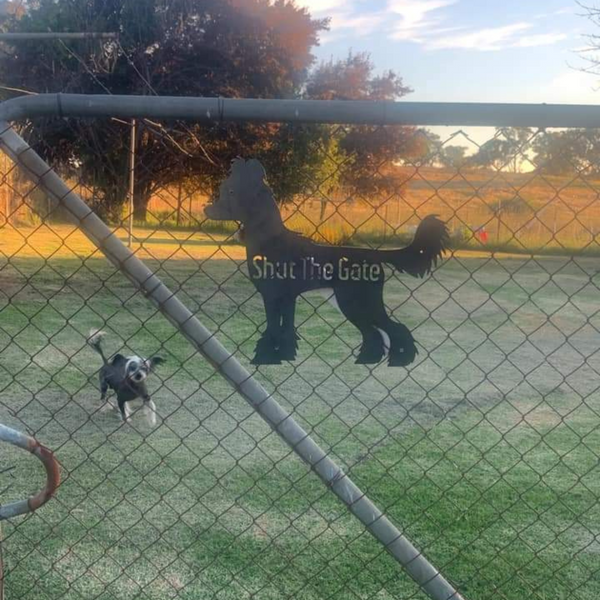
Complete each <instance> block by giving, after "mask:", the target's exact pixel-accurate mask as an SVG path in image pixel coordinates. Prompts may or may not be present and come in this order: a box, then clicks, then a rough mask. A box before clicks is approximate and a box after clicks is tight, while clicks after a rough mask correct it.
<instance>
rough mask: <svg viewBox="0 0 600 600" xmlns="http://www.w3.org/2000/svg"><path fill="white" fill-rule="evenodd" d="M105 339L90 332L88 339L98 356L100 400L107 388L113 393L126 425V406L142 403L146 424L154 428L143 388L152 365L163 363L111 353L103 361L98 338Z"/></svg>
mask: <svg viewBox="0 0 600 600" xmlns="http://www.w3.org/2000/svg"><path fill="white" fill-rule="evenodd" d="M105 336H106V333H105V332H104V331H98V330H92V331H91V332H90V334H89V337H88V344H89V345H90V346H91V347H92V348H93V349H94V350H95V351H96V352H97V353H98V354H99V355H100V356H101V357H102V362H103V365H102V368H101V369H100V374H99V377H100V392H101V394H102V395H101V398H100V399H101V400H106V394H107V392H108V388H110V389H112V390H114V391H115V393H116V395H117V404H118V407H119V411H120V412H121V417H122V418H123V421H124V422H126V423H127V422H129V414H130V413H129V408H128V406H127V403H128V402H130V401H131V400H135V399H136V398H141V399H142V400H143V402H144V412H145V414H146V418H147V420H148V423H149V424H150V425H152V426H155V425H156V406H155V404H154V402H152V399H151V398H150V394H149V393H148V388H147V387H146V378H147V377H148V375H149V374H150V373H151V372H152V371H153V370H154V368H155V367H156V366H158V365H159V364H161V363H162V362H164V361H165V359H164V358H161V357H160V356H153V357H152V358H149V359H146V358H143V357H141V356H123V355H122V354H115V355H114V356H113V357H112V359H111V360H107V358H106V356H105V355H104V351H103V350H102V339H103V338H104V337H105Z"/></svg>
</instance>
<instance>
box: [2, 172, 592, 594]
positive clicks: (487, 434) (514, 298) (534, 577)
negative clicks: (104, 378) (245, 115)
mask: <svg viewBox="0 0 600 600" xmlns="http://www.w3.org/2000/svg"><path fill="white" fill-rule="evenodd" d="M412 185H414V186H415V188H414V190H413V191H412V192H411V193H410V196H411V198H412V201H415V202H416V200H415V198H416V197H418V194H422V196H421V197H422V198H423V200H424V202H425V197H426V195H427V194H428V191H427V190H426V189H425V188H424V184H423V187H422V188H421V187H418V186H416V183H414V184H412ZM411 189H412V188H411ZM417 192H418V194H417ZM497 193H500V192H497ZM536 193H537V194H538V195H537V196H536V197H537V198H538V200H537V201H538V202H541V201H542V200H541V191H540V190H538V191H537V192H536ZM581 193H582V194H583V193H584V190H582V191H581ZM586 193H587V192H586ZM416 194H417V195H416ZM444 194H445V192H444V193H442V192H440V193H439V196H440V197H445V196H444ZM448 195H449V196H450V194H448ZM451 196H452V198H454V200H452V201H453V202H458V198H459V194H458V193H457V192H456V191H454V192H453V194H452V195H451ZM440 197H437V196H436V198H435V199H430V200H427V201H426V202H425V204H424V205H423V206H421V207H420V208H419V209H418V212H419V214H426V213H427V212H438V213H440V214H442V215H443V214H444V213H443V211H442V208H443V206H444V205H443V204H442V203H441V200H440ZM581 201H582V202H583V200H581ZM430 203H431V205H430ZM434 205H435V207H436V208H433V206H434ZM415 206H416V204H415ZM430 208H431V210H430ZM310 210H314V211H317V210H318V207H317V206H315V207H313V208H312V209H310ZM328 210H331V207H329V208H328ZM365 210H366V209H365V207H364V206H362V205H356V206H355V207H353V208H352V214H353V215H354V216H355V217H356V218H357V219H358V218H359V217H358V215H359V214H361V213H362V212H363V211H365ZM471 210H474V209H473V208H471ZM390 211H391V209H390ZM481 211H482V214H483V208H482V209H481ZM410 212H412V209H409V208H408V205H406V204H403V205H402V208H401V215H402V214H409V213H410ZM390 214H391V212H390ZM446 214H447V213H446ZM471 214H476V213H475V212H472V213H471ZM337 218H339V217H337ZM400 218H401V217H400ZM473 218H474V217H473ZM409 233H410V230H409V229H407V230H406V234H407V235H408V234H409ZM117 235H119V236H120V237H121V238H122V239H123V240H126V238H127V235H126V232H125V231H123V230H118V231H117ZM388 235H389V233H388ZM391 243H393V240H392V242H391ZM132 249H133V250H134V251H135V252H136V254H137V255H138V256H140V257H141V258H142V259H143V260H145V261H146V262H147V263H148V265H149V266H151V267H152V268H153V269H154V270H155V271H156V272H157V274H158V275H159V276H160V277H161V278H162V279H163V280H164V281H165V283H167V285H169V286H170V287H171V289H172V290H174V291H176V292H177V293H178V295H179V297H180V298H181V300H182V301H183V302H184V303H186V304H187V305H188V306H189V307H190V308H191V309H192V310H193V311H194V312H195V314H196V315H197V317H198V318H199V319H200V320H201V321H202V322H203V323H204V324H205V325H206V326H207V327H209V329H211V330H212V331H214V332H215V334H216V335H217V336H218V337H219V339H220V340H221V341H222V342H223V343H224V344H225V346H226V347H227V348H229V349H230V350H231V351H233V352H235V355H236V357H237V358H238V359H239V360H240V361H241V362H242V363H243V364H244V365H245V366H246V367H247V368H248V369H250V370H251V372H252V373H254V375H255V376H256V377H257V378H258V379H259V381H261V383H263V385H265V386H266V387H267V389H269V390H271V391H273V393H274V394H275V395H276V397H277V399H278V400H279V401H280V402H281V403H282V404H283V405H284V406H285V407H286V408H287V409H288V410H290V411H292V412H293V414H294V416H295V418H297V419H298V421H299V422H300V423H301V424H302V425H303V426H304V427H305V428H306V429H307V430H308V431H310V432H311V434H312V435H313V436H314V437H315V438H316V439H317V441H318V442H319V443H320V444H321V445H322V446H323V447H324V448H326V449H327V450H328V451H329V452H330V453H331V454H332V456H333V457H334V458H335V459H336V460H337V461H338V462H339V463H340V465H342V466H343V467H344V468H345V470H346V471H347V472H348V473H349V474H350V476H351V477H352V478H353V479H354V480H355V481H356V482H357V483H358V485H360V486H361V487H362V488H363V489H364V490H365V491H366V492H367V493H368V494H369V495H370V496H371V497H372V499H373V500H374V501H375V502H376V503H378V504H379V505H380V506H381V507H382V508H384V509H385V512H386V513H387V514H388V515H389V517H390V518H391V519H392V520H393V521H394V522H395V523H396V524H397V525H398V526H399V527H400V528H401V529H402V530H403V531H404V532H405V533H406V535H407V536H408V537H409V538H410V539H411V540H412V541H413V542H414V543H415V544H416V545H417V547H419V548H420V549H421V550H422V551H424V552H425V553H426V554H427V556H428V557H429V558H430V559H431V560H432V561H433V562H434V563H435V564H436V565H437V566H438V567H439V568H441V569H442V571H443V572H444V574H445V576H446V577H447V578H449V579H450V580H451V581H452V582H453V583H455V584H456V585H457V586H458V587H459V589H460V590H461V591H462V592H463V593H464V594H465V596H466V597H467V598H469V599H476V600H483V599H485V598H489V599H492V598H497V597H504V598H509V599H511V600H521V599H522V598H526V597H530V596H531V594H532V593H533V592H535V593H536V594H537V595H538V596H540V597H552V598H565V599H566V598H582V599H586V600H592V599H595V598H597V597H598V595H599V594H600V575H599V574H598V570H597V557H598V543H597V538H596V537H595V536H596V532H597V531H598V530H599V529H600V510H599V509H598V507H599V506H600V502H599V498H600V487H599V482H600V477H599V475H600V473H599V472H598V454H597V452H598V450H597V449H598V448H599V447H600V431H599V429H598V411H599V410H600V396H599V394H598V391H597V389H596V388H597V386H596V384H595V383H594V382H595V381H596V380H597V374H596V373H597V371H598V369H600V362H599V359H598V355H597V337H598V335H597V330H596V329H595V327H599V326H600V323H599V322H598V316H597V307H598V302H597V298H598V284H599V283H600V280H599V279H598V275H597V266H596V259H595V258H586V257H580V258H577V259H575V260H573V259H571V258H569V257H567V256H565V257H561V256H547V257H536V258H532V257H531V256H526V255H522V256H518V255H516V254H512V255H509V254H499V255H496V256H495V257H493V258H492V256H491V255H490V254H489V253H488V252H486V251H485V249H484V248H480V249H479V250H478V251H470V250H461V251H459V252H455V253H451V254H449V255H448V256H447V258H446V260H445V261H444V262H443V263H442V265H441V266H440V267H439V268H438V269H437V270H436V271H435V272H434V273H433V275H432V276H431V277H429V278H427V279H425V280H424V281H421V280H414V279H410V278H408V277H405V276H402V277H395V276H392V277H391V279H390V280H389V282H388V283H387V284H386V290H385V300H386V303H387V304H388V306H389V307H390V309H391V310H392V311H393V314H394V317H395V318H396V319H398V320H400V321H402V322H404V323H406V324H407V325H408V326H409V327H410V328H411V329H412V331H413V333H414V335H415V337H416V339H417V341H418V347H419V351H420V354H419V356H418V359H417V361H416V363H415V364H413V365H411V367H410V368H408V369H402V368H388V367H387V366H386V365H385V363H382V364H381V365H379V366H376V367H371V368H369V367H366V366H357V365H355V364H354V358H353V357H354V355H355V353H356V351H357V347H358V344H359V336H358V334H357V332H356V330H355V329H354V328H353V327H352V326H350V325H349V324H348V323H346V322H345V321H344V320H343V319H342V317H341V315H340V314H339V313H338V312H337V310H336V309H335V308H334V307H333V306H332V305H331V304H329V303H328V302H327V301H326V299H325V298H324V297H323V296H321V295H319V294H314V295H313V294H311V295H308V296H307V297H306V298H304V299H302V301H300V302H299V304H298V315H297V324H298V326H299V329H298V332H299V334H300V337H301V339H300V341H299V354H298V359H297V360H296V362H295V363H288V364H284V365H282V366H266V367H260V368H258V369H257V368H255V367H252V366H251V365H250V363H249V361H250V358H251V357H252V354H253V350H254V345H255V343H256V339H257V336H258V334H259V332H260V331H261V330H262V328H263V327H264V316H263V312H262V306H261V301H260V298H259V297H258V296H257V295H256V293H255V291H254V288H253V286H252V284H251V282H250V281H249V280H248V278H247V277H246V274H245V265H244V264H243V258H244V248H243V247H242V246H240V245H239V244H238V243H237V242H235V240H234V239H232V238H231V237H229V236H227V235H224V234H222V233H216V232H215V231H204V232H203V231H192V230H177V231H170V230H167V229H164V228H160V229H156V230H153V228H152V227H150V226H146V227H144V228H136V229H135V230H134V244H133V247H132ZM92 327H103V328H104V329H106V330H107V331H108V334H109V335H108V338H107V340H106V345H107V350H108V351H110V352H116V351H119V350H123V349H125V350H129V351H137V352H143V353H145V354H148V355H150V354H153V353H160V354H162V355H163V356H166V357H167V363H166V364H165V365H164V366H162V367H161V369H160V370H159V371H158V373H157V374H156V375H155V376H153V377H152V380H151V391H152V393H153V397H154V399H155V401H156V404H157V407H158V413H159V417H160V418H159V425H158V427H156V428H155V429H151V428H150V427H149V426H148V425H147V424H146V423H145V421H144V419H143V417H142V416H141V415H140V414H139V413H135V414H134V416H133V425H132V426H131V427H125V426H122V425H121V423H120V421H119V419H118V417H117V414H116V412H114V411H105V410H102V405H101V403H100V399H99V392H98V387H97V386H98V384H97V378H96V372H97V369H98V368H99V366H100V364H99V359H98V356H97V355H96V354H94V353H93V352H92V351H91V350H90V349H89V348H88V347H86V344H85V336H86V335H87V332H88V331H89V329H90V328H92ZM140 412H141V411H140ZM0 421H2V422H3V423H6V424H8V425H12V426H15V427H17V428H20V429H21V430H24V431H28V432H31V433H33V434H35V435H36V436H37V437H38V438H39V439H40V440H41V441H42V442H44V443H45V444H47V445H48V446H49V447H50V448H52V449H53V450H54V451H55V452H56V456H57V458H58V459H59V460H60V462H61V465H62V470H63V477H64V483H63V485H62V486H61V488H60V489H59V491H58V493H57V496H56V498H55V499H54V500H52V501H51V502H50V504H48V505H47V506H46V507H44V508H43V509H41V510H40V511H39V512H38V513H36V514H35V515H33V516H31V517H27V518H25V519H15V520H13V521H10V522H7V523H5V524H3V534H4V538H5V540H4V542H3V547H4V557H5V563H6V568H7V579H6V588H7V589H6V592H7V597H8V598H32V599H33V598H40V597H43V598H52V599H53V598H68V599H76V598H77V599H78V598H81V597H84V598H91V597H99V598H123V599H125V598H134V597H135V598H139V597H142V598H156V599H158V598H165V597H178V598H190V599H191V598H213V597H218V598H223V599H228V598H231V599H234V598H235V599H238V598H254V599H260V600H262V599H267V598H272V599H275V598H281V597H302V598H307V599H308V600H310V599H319V600H320V599H323V600H325V599H329V598H335V599H339V600H342V599H343V598H344V599H345V598H347V597H348V590H349V589H351V590H352V591H353V594H354V595H356V596H357V597H363V598H371V597H378V598H398V597H402V598H409V597H410V598H423V597H424V596H423V594H421V593H420V592H417V591H416V586H415V585H414V584H413V583H412V581H411V580H410V579H409V578H408V577H407V576H406V575H405V574H404V572H403V571H402V570H401V569H400V568H399V567H398V565H397V564H396V563H395V562H394V561H393V560H392V559H391V558H390V557H389V556H388V555H387V554H386V553H385V552H384V551H383V550H382V548H381V547H380V546H379V545H378V544H377V543H376V542H374V541H373V540H372V539H371V538H370V536H369V535H368V534H367V533H365V532H364V530H363V529H362V527H361V526H360V525H359V524H358V523H357V522H356V521H355V520H354V519H353V517H351V516H350V514H349V513H348V512H347V510H346V509H345V508H344V507H343V506H341V505H340V504H339V503H338V502H337V501H336V500H335V498H334V497H333V496H332V494H331V493H330V492H329V491H328V490H327V489H326V488H325V487H324V486H323V485H322V484H321V482H320V481H319V480H318V479H317V477H316V476H315V475H314V474H312V473H311V472H310V471H309V470H308V469H307V468H306V466H305V465H303V464H302V463H301V462H300V460H299V459H297V458H296V457H295V455H294V454H293V453H292V452H291V451H290V450H289V448H287V447H286V446H285V445H284V444H283V442H282V441H281V440H280V439H279V438H278V437H277V436H276V435H275V434H274V433H273V432H271V431H270V429H269V428H268V427H267V426H266V425H265V424H264V423H263V422H262V421H261V420H260V418H259V417H257V416H256V415H255V414H253V412H252V410H251V409H250V408H249V407H248V406H247V405H246V404H245V403H244V401H243V400H242V399H241V398H240V397H239V396H237V395H236V394H235V393H234V392H233V391H232V390H231V389H230V388H229V387H228V385H227V384H226V383H225V382H224V381H223V380H222V379H221V378H220V377H219V376H218V375H216V374H215V372H214V371H213V369H212V367H211V366H210V365H209V364H208V363H207V362H206V361H204V360H203V359H202V357H201V356H199V355H198V354H197V353H196V352H194V351H193V350H192V348H191V347H190V345H189V344H188V342H187V341H186V340H185V339H184V338H183V337H182V336H181V335H179V334H178V333H177V332H176V331H175V330H174V329H173V327H172V325H171V324H170V323H169V322H167V321H166V319H164V318H163V317H162V316H161V315H160V314H159V313H157V311H156V309H155V307H154V306H153V305H151V304H150V303H149V302H148V300H147V299H146V298H145V297H144V296H143V295H142V294H140V293H138V292H136V291H135V290H134V289H132V287H131V284H130V283H129V282H128V281H127V280H126V279H125V278H124V277H122V276H121V275H120V274H119V273H118V272H116V271H115V269H114V268H113V267H112V266H110V265H109V264H108V263H107V262H106V260H105V259H104V258H103V257H102V255H101V254H100V253H98V252H97V251H94V250H93V247H92V245H91V244H90V243H89V242H88V241H87V240H86V239H85V238H84V236H83V235H82V234H81V233H79V232H77V231H76V230H75V229H73V228H72V227H71V226H68V225H61V224H37V225H35V224H30V225H28V226H21V227H13V226H9V225H4V226H3V227H1V228H0ZM0 453H1V454H0V464H2V465H9V466H11V467H15V468H14V469H13V470H12V471H11V475H12V477H11V478H10V480H9V485H8V491H7V492H5V493H4V494H3V497H2V499H3V501H9V500H11V499H15V498H17V497H20V496H22V495H23V494H25V493H29V492H32V491H33V490H34V489H35V488H36V486H37V485H39V484H40V482H41V473H40V469H39V467H38V465H37V464H36V463H35V461H34V460H33V459H31V458H30V457H28V456H26V455H23V453H20V452H17V451H12V450H10V449H7V447H6V446H4V445H2V446H0ZM574 556H576V557H577V559H576V560H574V559H573V557H574Z"/></svg>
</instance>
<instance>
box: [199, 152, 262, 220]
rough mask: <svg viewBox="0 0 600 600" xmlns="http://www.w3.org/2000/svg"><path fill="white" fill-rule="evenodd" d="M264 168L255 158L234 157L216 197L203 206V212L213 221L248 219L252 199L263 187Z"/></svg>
mask: <svg viewBox="0 0 600 600" xmlns="http://www.w3.org/2000/svg"><path fill="white" fill-rule="evenodd" d="M265 177H266V175H265V170H264V168H263V166H262V165H261V164H260V162H259V161H258V160H256V159H250V160H244V159H243V158H236V159H235V160H234V161H233V162H232V163H231V170H230V172H229V176H228V177H227V179H225V181H223V183H222V184H221V187H220V188H219V195H218V198H217V199H216V200H215V201H214V202H213V203H212V204H209V205H208V206H206V207H205V209H204V213H205V214H206V216H207V217H208V218H209V219H214V220H215V221H241V222H242V223H243V222H244V221H246V220H247V219H248V211H249V209H250V207H251V205H252V199H253V198H255V197H256V195H257V192H259V191H261V190H263V189H265V188H266V187H267V184H266V182H265Z"/></svg>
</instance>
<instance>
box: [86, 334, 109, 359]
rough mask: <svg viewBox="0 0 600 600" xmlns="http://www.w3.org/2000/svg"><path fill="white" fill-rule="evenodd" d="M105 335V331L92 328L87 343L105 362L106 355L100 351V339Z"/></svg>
mask: <svg viewBox="0 0 600 600" xmlns="http://www.w3.org/2000/svg"><path fill="white" fill-rule="evenodd" d="M105 336H106V332H105V331H100V330H99V329H92V330H91V331H90V333H89V335H88V339H87V343H88V344H89V345H90V346H91V347H92V348H93V349H94V350H95V351H96V352H97V353H98V354H99V355H100V356H101V357H102V362H103V363H104V364H107V360H106V356H104V352H103V351H102V340H103V338H104V337H105Z"/></svg>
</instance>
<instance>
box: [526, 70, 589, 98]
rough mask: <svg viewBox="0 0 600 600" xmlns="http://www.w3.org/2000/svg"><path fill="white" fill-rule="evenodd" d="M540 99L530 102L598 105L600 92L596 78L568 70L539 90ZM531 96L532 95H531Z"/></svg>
mask: <svg viewBox="0 0 600 600" xmlns="http://www.w3.org/2000/svg"><path fill="white" fill-rule="evenodd" d="M538 93H539V94H540V98H539V99H538V98H532V99H528V100H529V101H530V102H559V103H570V104H598V101H600V90H599V89H598V81H597V78H596V77H594V76H593V75H590V74H589V73H582V72H581V71H575V70H572V69H571V70H569V71H563V72H562V73H560V74H558V75H557V76H556V77H555V78H554V79H552V80H551V81H550V83H549V84H548V85H547V86H545V87H543V88H541V89H540V90H539V91H538ZM532 94H533V93H532Z"/></svg>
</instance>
